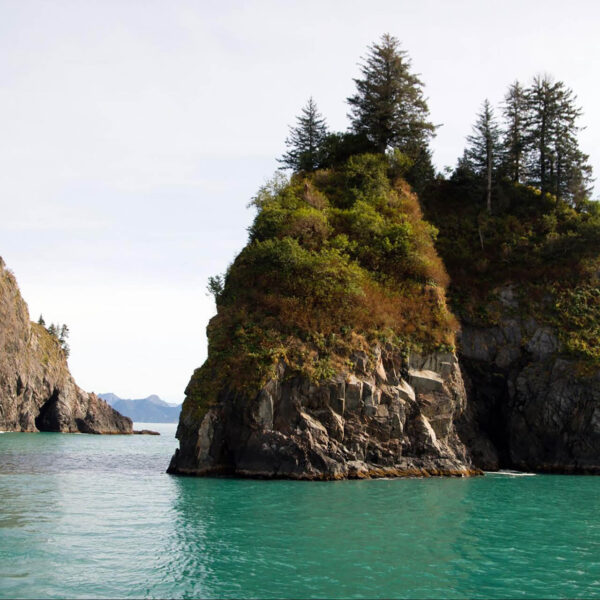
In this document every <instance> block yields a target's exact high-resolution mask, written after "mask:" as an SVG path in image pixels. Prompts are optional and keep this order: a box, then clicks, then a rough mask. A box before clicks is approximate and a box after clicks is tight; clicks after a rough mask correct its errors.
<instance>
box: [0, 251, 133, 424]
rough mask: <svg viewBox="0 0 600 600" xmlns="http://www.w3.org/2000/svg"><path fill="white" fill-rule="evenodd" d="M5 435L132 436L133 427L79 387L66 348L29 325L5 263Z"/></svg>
mask: <svg viewBox="0 0 600 600" xmlns="http://www.w3.org/2000/svg"><path fill="white" fill-rule="evenodd" d="M0 430H2V431H30V432H32V431H62V432H70V433H75V432H80V433H129V434H130V433H132V422H131V420H130V419H128V418H126V417H123V416H122V415H120V414H119V413H118V412H117V411H115V410H114V409H112V408H111V407H110V406H109V405H108V404H107V403H106V402H104V401H103V400H101V399H99V398H98V397H97V396H96V395H95V394H88V393H87V392H84V391H83V390H81V389H80V388H79V387H77V385H76V384H75V382H74V380H73V378H72V376H71V374H70V373H69V369H68V366H67V361H66V357H65V355H64V352H63V351H62V349H61V347H60V344H59V343H58V341H57V340H56V338H55V337H54V336H52V335H51V334H50V333H48V331H46V329H45V328H44V327H43V326H41V325H38V324H37V323H32V322H31V321H30V320H29V312H28V309H27V305H26V304H25V302H24V300H23V298H22V297H21V294H20V291H19V288H18V286H17V282H16V280H15V278H14V276H13V274H12V273H11V272H10V271H9V270H8V269H7V268H6V266H5V264H4V261H3V260H2V259H1V258H0Z"/></svg>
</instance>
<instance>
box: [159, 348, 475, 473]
mask: <svg viewBox="0 0 600 600" xmlns="http://www.w3.org/2000/svg"><path fill="white" fill-rule="evenodd" d="M373 355H374V357H375V361H374V363H375V368H374V370H373V371H369V369H368V364H370V362H369V360H368V359H367V356H366V354H362V355H361V354H358V355H357V356H355V361H354V364H355V368H354V369H353V370H351V371H349V372H348V373H345V374H340V375H339V376H337V377H336V378H334V379H332V380H330V381H327V382H322V383H318V384H317V383H311V382H310V381H309V380H308V379H306V378H303V377H297V376H296V377H295V376H293V375H292V374H290V373H288V372H287V371H286V368H285V366H284V365H283V364H280V366H279V369H278V373H277V377H276V378H274V379H272V380H271V381H269V382H268V383H267V385H265V386H264V387H263V388H262V390H261V391H260V392H259V393H258V394H257V395H256V396H255V397H253V398H247V397H245V396H244V395H243V394H239V393H237V394H236V393H231V392H228V391H226V390H224V391H223V392H222V393H221V394H220V396H219V400H218V402H217V403H216V405H215V406H212V407H210V408H209V409H208V411H207V412H206V413H205V414H203V415H198V413H197V412H196V411H195V410H194V407H193V406H192V405H191V403H190V404H188V406H187V407H186V405H185V404H184V410H183V413H182V418H181V420H180V423H179V428H178V431H177V437H178V439H179V441H180V450H177V452H176V454H175V456H174V457H173V459H172V461H171V465H170V467H169V472H170V473H178V474H188V475H214V474H228V475H238V476H248V477H268V478H273V477H281V478H292V479H341V478H368V477H388V476H430V475H454V476H465V475H472V474H476V473H479V471H478V470H477V469H475V468H473V467H472V466H471V463H470V460H469V458H468V455H467V452H466V449H465V447H464V445H463V444H462V442H461V441H460V439H459V437H458V435H457V432H456V429H455V420H456V419H457V418H458V417H459V416H460V415H461V414H462V412H463V411H464V409H465V403H466V397H465V390H464V385H463V380H462V377H461V372H460V369H459V367H458V361H457V360H456V357H455V356H454V355H453V354H451V353H437V354H433V355H430V356H427V357H421V356H419V355H416V354H413V355H411V357H410V361H409V362H408V363H407V362H405V361H403V359H402V357H401V356H400V355H399V354H398V353H396V352H395V351H394V349H393V348H387V349H381V348H380V347H376V348H374V351H373Z"/></svg>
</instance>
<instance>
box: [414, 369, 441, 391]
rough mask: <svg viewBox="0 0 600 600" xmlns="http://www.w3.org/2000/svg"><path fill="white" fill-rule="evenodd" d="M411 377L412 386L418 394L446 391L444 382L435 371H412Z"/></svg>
mask: <svg viewBox="0 0 600 600" xmlns="http://www.w3.org/2000/svg"><path fill="white" fill-rule="evenodd" d="M409 376H410V377H409V381H410V385H411V386H412V387H413V388H414V390H415V391H416V392H417V394H424V393H427V392H443V391H444V380H443V379H442V378H441V377H440V376H439V375H438V374H437V373H435V372H434V371H427V370H423V371H417V370H416V369H411V370H410V371H409Z"/></svg>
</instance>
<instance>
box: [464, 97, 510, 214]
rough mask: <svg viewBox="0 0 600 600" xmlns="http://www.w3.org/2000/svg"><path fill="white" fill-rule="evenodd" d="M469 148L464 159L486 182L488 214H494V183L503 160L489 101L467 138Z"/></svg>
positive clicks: (496, 125)
mask: <svg viewBox="0 0 600 600" xmlns="http://www.w3.org/2000/svg"><path fill="white" fill-rule="evenodd" d="M467 142H468V146H467V149H466V151H465V155H464V157H463V161H464V162H465V164H464V165H463V168H464V167H467V168H468V169H470V170H471V172H472V173H474V175H475V176H476V177H478V178H480V179H481V180H482V181H485V196H486V206H487V211H488V213H491V212H492V181H493V178H494V176H495V175H496V173H497V171H498V167H499V165H500V159H501V146H500V128H499V127H498V124H497V123H496V119H495V117H494V110H493V109H492V105H491V104H490V102H489V100H487V99H486V100H485V101H484V102H483V106H482V110H481V112H480V113H479V114H478V115H477V121H476V123H475V125H473V134H472V135H469V136H467Z"/></svg>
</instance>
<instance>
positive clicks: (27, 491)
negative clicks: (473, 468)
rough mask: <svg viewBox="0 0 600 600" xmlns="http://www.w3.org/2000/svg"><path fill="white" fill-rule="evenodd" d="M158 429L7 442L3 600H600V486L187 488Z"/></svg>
mask: <svg viewBox="0 0 600 600" xmlns="http://www.w3.org/2000/svg"><path fill="white" fill-rule="evenodd" d="M141 426H143V424H136V427H141ZM146 427H148V428H151V429H157V430H159V431H161V433H162V435H161V436H160V437H156V436H94V435H64V434H55V433H38V434H22V433H4V434H1V435H0V597H2V598H62V597H71V598H106V597H108V598H141V597H148V598H155V597H158V598H193V597H202V598H213V597H215V598H230V597H235V598H255V597H264V598H324V597H327V598H340V597H344V598H351V597H357V598H379V597H391V598H454V597H471V598H506V597H511V598H521V597H522V598H540V597H543V598H561V597H570V598H577V597H600V477H570V476H541V475H534V476H527V475H514V474H491V475H487V476H485V477H481V478H475V479H464V480H461V479H405V480H375V481H341V482H332V483H315V482H292V481H250V480H237V479H195V478H184V477H174V476H170V475H167V474H166V473H165V469H166V468H167V465H168V462H169V458H170V456H171V454H172V452H173V450H174V448H175V447H176V441H175V439H174V437H173V436H174V434H175V425H171V424H167V425H161V424H149V425H146Z"/></svg>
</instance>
